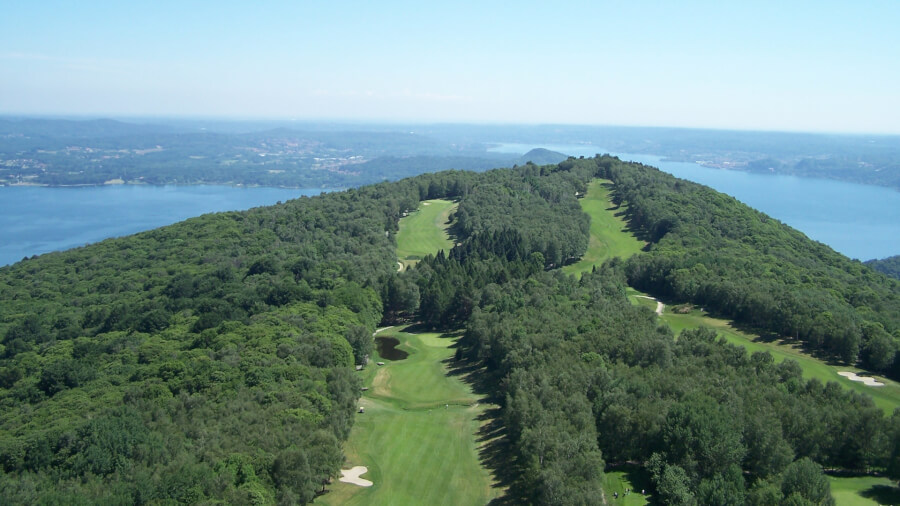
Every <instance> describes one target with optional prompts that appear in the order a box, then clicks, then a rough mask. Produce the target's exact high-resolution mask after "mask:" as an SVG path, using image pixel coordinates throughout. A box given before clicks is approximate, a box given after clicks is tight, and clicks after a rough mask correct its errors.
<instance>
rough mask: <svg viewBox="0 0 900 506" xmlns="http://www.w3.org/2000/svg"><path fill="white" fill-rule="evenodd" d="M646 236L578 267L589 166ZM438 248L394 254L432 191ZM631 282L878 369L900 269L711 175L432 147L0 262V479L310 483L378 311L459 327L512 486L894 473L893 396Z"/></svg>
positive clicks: (161, 492)
mask: <svg viewBox="0 0 900 506" xmlns="http://www.w3.org/2000/svg"><path fill="white" fill-rule="evenodd" d="M597 177H603V178H606V179H609V180H611V181H613V186H612V192H613V193H612V194H613V197H614V199H615V200H616V202H619V203H627V204H628V205H627V209H628V214H627V218H628V220H629V223H630V225H631V227H632V228H633V230H634V231H635V232H636V233H638V234H639V235H640V236H641V237H643V238H644V239H645V240H646V241H647V242H648V246H647V248H646V251H645V252H642V253H640V254H638V255H634V256H633V257H631V258H630V259H628V260H627V261H621V260H617V259H614V260H612V261H609V262H607V263H606V264H604V265H602V266H599V267H598V268H596V269H595V271H594V272H592V273H588V274H586V275H585V276H583V277H582V278H581V279H577V278H575V277H570V276H565V275H563V274H562V273H561V272H560V271H559V269H558V267H559V266H561V265H564V264H567V263H570V262H572V261H575V260H576V259H578V258H579V257H580V256H581V255H582V254H583V253H584V251H585V248H586V247H587V244H588V231H589V219H588V217H587V215H585V214H584V213H583V212H582V211H581V208H580V206H579V205H578V200H577V195H578V194H583V193H584V192H585V190H586V188H587V185H588V184H589V183H590V181H591V180H592V179H594V178H597ZM436 198H442V199H450V200H455V201H457V202H458V207H457V210H456V212H455V214H454V216H453V217H452V218H453V220H455V221H454V223H455V225H454V227H453V229H452V234H453V237H454V242H455V246H454V247H453V248H451V249H450V250H449V251H441V252H439V253H438V254H437V255H429V256H427V257H425V258H424V259H422V260H421V261H420V262H419V263H418V264H416V266H415V267H414V268H412V269H409V270H406V271H404V272H402V273H398V272H397V271H396V252H395V242H394V235H395V234H396V232H397V230H398V221H399V219H400V217H401V216H402V215H403V213H405V212H408V211H410V210H413V209H416V208H417V207H418V203H419V202H420V201H422V200H425V199H436ZM628 284H631V285H633V286H635V287H638V288H640V289H642V290H645V291H647V292H649V293H651V294H653V295H656V296H659V297H666V298H668V299H670V300H675V301H682V302H693V303H695V304H702V305H705V306H706V307H708V308H710V309H711V310H715V311H717V312H719V313H721V314H723V315H728V316H731V317H733V318H734V319H736V320H737V321H740V322H744V323H745V324H747V325H752V326H755V327H761V328H764V329H767V330H769V331H771V332H773V333H779V334H782V335H787V336H793V337H795V338H796V339H801V340H803V341H805V342H807V343H808V344H809V346H810V348H811V349H813V350H819V351H820V352H821V353H825V354H828V355H830V356H833V357H834V358H835V359H837V360H843V361H846V362H847V363H851V364H853V363H857V361H859V363H860V364H861V365H863V366H865V367H868V368H870V369H872V370H875V371H883V372H885V373H889V374H894V375H896V373H897V369H898V362H900V360H897V359H896V358H895V357H896V356H897V350H898V340H900V330H898V325H900V322H898V315H900V283H898V282H897V281H894V280H891V279H889V278H887V277H886V276H884V275H882V274H879V273H876V272H874V271H872V270H871V269H869V268H867V267H865V266H863V265H862V264H860V263H859V262H855V261H851V260H849V259H847V258H845V257H843V256H841V255H839V254H837V253H835V252H833V251H832V250H830V249H829V248H827V247H825V246H822V245H820V244H817V243H814V242H812V241H809V240H808V239H807V238H805V237H804V236H803V235H802V234H800V233H798V232H796V231H794V230H792V229H790V228H789V227H786V226H784V225H782V224H780V223H778V222H777V221H775V220H772V219H771V218H768V217H766V216H765V215H763V214H760V213H758V212H756V211H753V210H752V209H749V208H747V207H746V206H743V205H742V204H740V203H738V202H737V201H735V200H734V199H731V198H729V197H726V196H723V195H721V194H718V193H716V192H714V191H712V190H710V189H708V188H705V187H702V186H699V185H696V184H693V183H689V182H686V181H681V180H677V179H675V178H673V177H671V176H668V175H666V174H664V173H661V172H659V171H658V170H656V169H653V168H650V167H645V166H642V165H638V164H628V163H623V162H621V161H620V160H618V159H616V158H612V157H599V156H598V157H596V158H589V159H574V158H570V159H568V160H566V161H563V162H561V163H559V164H558V165H545V166H538V165H534V164H525V165H523V166H520V167H515V168H513V169H505V170H492V171H488V172H484V173H473V172H463V171H447V172H441V173H437V174H426V175H422V176H418V177H415V178H412V179H406V180H403V181H399V182H396V183H381V184H377V185H373V186H367V187H362V188H359V189H353V190H348V191H345V192H340V193H332V194H327V195H322V196H319V197H314V198H301V199H297V200H294V201H290V202H287V203H284V204H280V205H277V206H272V207H268V208H259V209H254V210H250V211H246V212H232V213H220V214H213V215H206V216H202V217H199V218H195V219H192V220H188V221H185V222H182V223H179V224H177V225H173V226H170V227H165V228H161V229H157V230H154V231H150V232H145V233H141V234H137V235H134V236H131V237H127V238H121V239H111V240H107V241H103V242H101V243H98V244H96V245H92V246H87V247H84V248H79V249H75V250H71V251H67V252H62V253H51V254H47V255H43V256H40V257H37V258H34V259H31V260H27V261H23V262H20V263H17V264H15V265H12V266H9V267H4V268H0V336H2V347H0V405H2V407H3V409H2V411H0V469H2V471H3V472H2V474H0V500H2V501H3V502H4V503H31V502H43V503H67V504H70V503H71V504H78V503H96V502H104V503H111V504H115V503H128V504H132V503H139V504H143V503H154V502H156V503H166V502H171V503H196V502H226V503H251V502H252V503H257V504H270V503H275V502H277V503H281V504H293V503H297V502H307V501H309V500H311V499H312V498H313V497H314V495H315V494H316V493H317V491H318V490H321V489H322V487H323V486H324V484H325V483H326V482H327V481H328V480H329V479H330V478H332V477H334V476H335V475H336V473H337V470H338V469H339V467H340V465H341V463H342V454H341V446H340V445H341V441H343V440H344V439H346V437H347V435H348V433H349V430H350V427H351V425H352V423H353V416H354V415H353V411H354V407H355V402H356V399H357V397H358V395H359V381H358V379H357V377H356V375H355V373H354V371H353V365H354V364H357V363H363V362H364V361H365V358H366V356H367V354H368V353H369V352H370V351H371V346H372V339H371V336H372V332H373V330H374V329H375V327H376V325H378V324H379V323H380V322H383V323H394V322H397V321H403V320H410V319H411V320H418V321H420V322H422V323H423V324H424V325H426V326H430V327H433V328H442V329H447V328H464V329H465V335H464V337H463V339H462V341H461V347H460V348H459V351H458V353H457V358H458V359H460V360H469V361H471V363H472V364H473V367H476V368H478V369H479V370H480V371H481V373H480V374H481V375H482V376H483V377H484V380H485V382H486V383H487V384H490V385H492V386H493V388H492V393H493V394H494V395H495V397H496V401H497V402H498V403H499V404H500V405H501V421H502V423H503V425H504V427H505V431H506V439H507V440H508V442H509V450H508V452H507V453H506V454H505V455H504V459H505V462H506V463H507V464H509V466H510V469H511V470H512V471H511V472H512V473H513V474H514V483H515V486H513V487H510V489H509V490H510V491H509V493H510V494H511V495H512V496H514V497H512V499H515V500H520V501H523V502H533V503H539V504H595V503H596V502H597V498H598V497H602V495H601V494H602V475H603V471H604V468H605V467H606V466H615V465H618V464H621V463H625V462H631V463H637V464H638V465H641V466H643V467H644V468H645V469H646V470H647V471H648V472H649V473H650V474H651V476H652V482H653V486H654V487H655V489H656V494H657V495H656V496H657V497H658V498H659V501H660V503H661V504H696V503H701V504H712V503H717V504H744V503H746V504H783V503H791V504H830V503H831V498H830V493H829V491H828V482H827V481H826V480H825V477H824V475H823V473H822V469H823V466H824V467H827V468H831V469H842V470H848V471H855V472H868V471H870V470H878V471H881V472H887V473H890V475H891V476H894V477H895V478H896V477H900V414H894V415H893V416H892V417H885V415H884V414H883V413H882V412H881V410H879V409H878V408H876V407H875V406H874V404H873V403H872V401H871V399H870V398H868V397H866V396H861V395H859V394H856V393H852V392H848V391H845V390H843V389H842V388H841V387H840V386H839V385H838V384H837V383H828V384H822V383H821V382H820V381H818V380H809V381H807V380H804V379H803V378H802V375H801V371H800V368H799V366H798V365H797V364H796V363H795V362H792V361H785V362H782V363H780V364H775V363H774V360H773V359H772V357H771V355H769V354H767V353H754V354H753V355H748V354H747V352H746V351H745V350H744V349H743V348H740V347H736V346H733V345H729V344H727V343H725V342H724V341H722V340H720V339H717V337H716V335H715V333H714V332H712V331H709V330H706V329H700V330H692V331H685V332H682V333H681V334H680V335H679V336H674V335H673V333H672V331H671V330H669V328H668V327H666V326H664V325H662V324H660V323H659V321H658V320H657V318H656V316H655V315H654V313H653V312H652V311H649V310H647V309H645V308H641V307H637V306H632V305H630V304H629V303H628V301H627V299H626V297H625V287H626V286H627V285H628Z"/></svg>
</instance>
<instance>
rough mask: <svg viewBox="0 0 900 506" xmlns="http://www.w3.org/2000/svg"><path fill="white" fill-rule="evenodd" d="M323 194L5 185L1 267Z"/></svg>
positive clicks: (0, 211) (0, 200)
mask: <svg viewBox="0 0 900 506" xmlns="http://www.w3.org/2000/svg"><path fill="white" fill-rule="evenodd" d="M322 191H323V190H320V189H287V188H236V187H230V186H144V185H120V186H89V187H77V188H44V187H33V186H31V187H28V186H9V187H0V266H2V265H7V264H11V263H14V262H18V261H19V260H21V259H22V258H23V257H26V256H31V255H36V254H41V253H47V252H50V251H58V250H64V249H69V248H74V247H77V246H84V245H85V244H88V243H92V242H97V241H101V240H103V239H107V238H109V237H119V236H123V235H130V234H134V233H137V232H141V231H144V230H150V229H152V228H156V227H160V226H163V225H170V224H172V223H176V222H178V221H181V220H184V219H187V218H190V217H193V216H199V215H201V214H205V213H210V212H218V211H235V210H241V209H249V208H251V207H258V206H264V205H272V204H275V203H277V202H278V201H287V200H290V199H294V198H297V197H300V196H301V195H318V194H319V193H321V192H322Z"/></svg>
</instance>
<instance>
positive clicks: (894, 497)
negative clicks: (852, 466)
mask: <svg viewBox="0 0 900 506" xmlns="http://www.w3.org/2000/svg"><path fill="white" fill-rule="evenodd" d="M828 481H829V482H830V483H831V495H832V496H833V497H834V500H835V503H837V505H838V506H869V505H873V506H874V505H877V504H900V489H898V488H897V484H896V483H895V482H892V481H891V480H889V479H887V478H878V477H875V476H860V477H853V478H844V477H837V476H829V477H828Z"/></svg>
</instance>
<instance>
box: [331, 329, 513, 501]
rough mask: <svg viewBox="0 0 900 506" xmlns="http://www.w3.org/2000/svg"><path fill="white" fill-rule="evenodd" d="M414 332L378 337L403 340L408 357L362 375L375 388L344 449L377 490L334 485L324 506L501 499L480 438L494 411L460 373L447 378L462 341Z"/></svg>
mask: <svg viewBox="0 0 900 506" xmlns="http://www.w3.org/2000/svg"><path fill="white" fill-rule="evenodd" d="M408 330H409V329H404V331H403V332H399V331H396V330H394V329H389V330H386V331H384V332H381V333H379V334H378V335H377V339H392V338H393V339H397V340H398V341H399V344H398V345H397V348H398V349H400V350H403V351H405V352H407V353H408V356H407V357H406V358H404V359H401V360H395V361H390V360H387V359H385V358H383V357H381V356H377V355H376V357H375V360H374V361H373V362H370V363H369V365H368V366H367V367H366V368H365V370H364V371H362V372H361V373H360V374H362V375H363V380H364V384H365V386H366V387H368V388H369V389H368V390H367V391H365V392H364V393H363V397H362V398H360V400H359V405H360V406H361V407H363V408H365V412H364V413H357V415H356V417H357V418H356V422H355V423H354V426H353V431H352V432H351V433H350V438H349V439H348V440H347V442H346V443H345V444H344V454H345V455H346V457H347V459H346V462H345V464H344V466H345V468H349V467H353V466H366V467H367V468H368V472H367V473H366V474H365V475H363V476H362V477H363V478H365V479H367V480H370V481H372V482H373V485H372V486H371V487H359V486H356V485H352V484H348V483H340V482H338V481H335V482H334V483H332V484H331V485H329V486H328V489H329V491H328V493H326V494H324V495H322V496H320V497H319V498H318V499H316V502H317V503H321V504H335V505H336V504H391V505H395V504H396V505H401V504H438V505H440V504H446V505H455V504H487V503H488V502H489V501H490V500H491V499H492V498H494V497H495V496H497V495H498V494H499V492H500V490H498V489H497V488H494V487H493V480H492V478H491V475H490V474H489V473H488V471H487V470H486V469H485V468H484V467H482V465H481V463H480V462H479V456H478V455H479V444H478V443H476V441H475V438H476V433H477V432H478V431H479V428H480V425H481V422H480V421H479V417H480V416H481V415H482V413H483V412H484V411H485V410H486V409H488V408H489V406H488V405H486V404H483V403H482V401H481V399H479V397H478V396H477V395H475V394H473V393H472V390H471V388H470V387H469V386H468V385H467V384H466V383H464V382H463V381H462V380H461V379H460V378H459V377H458V376H451V375H448V365H449V364H450V362H452V360H453V351H454V350H453V347H452V346H453V343H455V342H456V339H457V338H458V337H457V336H451V335H445V334H437V333H413V332H409V331H408ZM392 344H393V343H392ZM385 354H388V353H385ZM378 361H383V362H384V363H385V365H383V366H377V365H376V362H378Z"/></svg>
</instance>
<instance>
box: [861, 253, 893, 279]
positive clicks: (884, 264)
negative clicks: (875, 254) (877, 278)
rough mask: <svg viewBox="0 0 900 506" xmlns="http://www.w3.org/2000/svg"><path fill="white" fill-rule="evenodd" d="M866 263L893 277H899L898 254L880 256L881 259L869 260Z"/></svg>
mask: <svg viewBox="0 0 900 506" xmlns="http://www.w3.org/2000/svg"><path fill="white" fill-rule="evenodd" d="M866 265H868V266H869V267H871V268H873V269H875V270H876V271H879V272H883V273H885V274H887V275H888V276H890V277H892V278H894V279H900V255H894V256H892V257H887V258H882V259H881V260H869V261H867V262H866Z"/></svg>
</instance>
